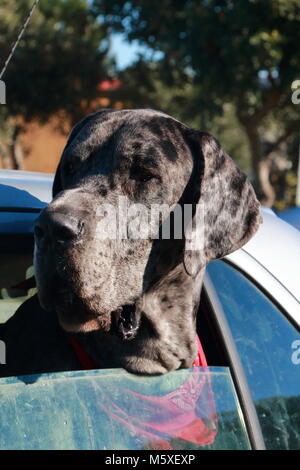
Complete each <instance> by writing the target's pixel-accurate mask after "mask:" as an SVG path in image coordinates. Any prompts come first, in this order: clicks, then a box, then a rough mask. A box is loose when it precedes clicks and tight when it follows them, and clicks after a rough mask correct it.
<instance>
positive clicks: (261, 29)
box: [94, 0, 300, 205]
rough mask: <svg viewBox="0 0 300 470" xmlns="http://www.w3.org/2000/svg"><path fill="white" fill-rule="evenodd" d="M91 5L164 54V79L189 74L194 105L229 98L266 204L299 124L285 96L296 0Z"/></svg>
mask: <svg viewBox="0 0 300 470" xmlns="http://www.w3.org/2000/svg"><path fill="white" fill-rule="evenodd" d="M94 11H95V14H99V13H100V12H101V14H103V13H104V14H105V19H106V21H107V22H108V23H109V24H110V25H111V27H112V28H113V30H115V31H122V32H123V33H125V34H126V35H127V38H128V39H129V40H139V41H140V42H141V43H142V44H145V45H147V46H148V47H150V48H152V49H153V50H156V51H160V52H161V53H162V59H161V60H160V64H159V69H160V71H161V75H160V78H161V80H162V81H163V83H164V84H165V86H167V87H175V88H176V87H180V86H181V85H182V83H185V82H186V80H192V81H193V84H194V86H195V88H196V95H197V96H195V103H194V104H193V108H194V109H195V104H197V105H198V109H201V113H202V114H203V115H204V116H205V115H208V116H216V115H218V114H220V113H221V112H222V110H223V105H224V103H231V104H232V105H233V107H234V112H235V119H236V122H238V123H239V125H240V126H242V128H243V130H244V132H245V135H246V136H247V139H248V145H249V149H250V153H251V158H252V167H253V170H254V172H255V174H256V180H257V189H258V191H259V193H260V196H261V198H262V200H263V202H264V203H266V204H268V205H272V204H273V202H274V199H275V192H274V189H273V187H272V184H271V180H270V173H271V170H272V166H273V164H274V158H275V155H276V151H277V150H278V148H279V147H280V146H281V145H283V144H284V143H285V142H286V141H287V140H288V139H289V138H291V137H293V136H295V135H296V133H297V132H298V130H299V115H300V106H299V105H298V106H296V105H294V104H292V102H291V84H292V82H293V81H294V80H296V79H299V77H300V8H299V1H298V0H289V1H287V0H266V1H264V2H262V1H260V0H244V1H233V0H159V1H158V0H151V1H150V0H131V1H127V0H115V1H110V0H95V1H94ZM186 107H189V103H188V102H187V103H186ZM190 109H192V108H190ZM204 120H205V122H206V124H207V123H208V118H207V117H206V118H205V117H204ZM270 121H272V124H274V123H275V124H276V125H272V129H273V130H274V132H273V133H272V132H270V126H269V124H270ZM266 136H267V138H266Z"/></svg>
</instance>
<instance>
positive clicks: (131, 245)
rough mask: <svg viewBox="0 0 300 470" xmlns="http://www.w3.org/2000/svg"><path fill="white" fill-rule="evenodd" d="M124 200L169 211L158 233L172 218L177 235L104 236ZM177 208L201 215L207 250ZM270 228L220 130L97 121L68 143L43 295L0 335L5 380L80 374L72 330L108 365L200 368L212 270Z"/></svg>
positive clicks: (146, 116)
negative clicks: (109, 213) (203, 305)
mask: <svg viewBox="0 0 300 470" xmlns="http://www.w3.org/2000/svg"><path fill="white" fill-rule="evenodd" d="M121 196H122V197H123V198H125V197H126V200H127V201H129V203H131V204H133V203H135V204H142V205H143V206H145V207H147V208H150V207H151V206H153V205H163V207H164V208H166V207H168V208H170V209H169V212H168V210H167V209H164V212H163V214H162V219H161V225H160V227H159V230H160V235H161V227H162V226H163V224H164V223H165V221H166V220H170V221H171V222H170V225H171V230H170V237H166V238H164V237H162V236H160V235H159V236H157V237H156V238H154V237H149V236H146V237H144V238H138V237H136V238H135V237H123V238H122V237H117V238H113V237H111V238H110V237H106V238H105V237H101V230H100V232H99V220H100V219H101V217H102V219H103V216H104V215H105V213H104V212H103V211H100V212H99V209H101V208H103V207H106V206H107V204H109V205H110V206H112V207H116V206H117V205H118V200H119V199H120V197H121ZM174 205H177V206H180V207H184V206H185V205H190V206H191V207H192V211H191V216H190V218H191V220H190V221H189V222H188V224H187V225H186V227H189V232H190V233H191V234H193V230H194V228H193V227H194V226H193V222H195V221H196V222H198V223H199V224H200V232H201V237H200V239H199V246H196V247H195V246H192V244H193V243H192V238H189V237H187V236H186V233H185V232H184V231H183V232H184V234H183V236H182V237H176V236H175V235H174V233H173V232H174V230H173V229H174V218H173V219H172V217H171V215H172V214H171V212H172V211H171V208H172V207H173V206H174ZM199 208H200V209H199ZM99 213H100V215H99ZM102 219H101V220H102ZM171 219H172V220H171ZM197 219H198V220H197ZM101 220H100V222H101ZM172 221H173V222H172ZM260 221H261V218H260V211H259V203H258V201H257V199H256V196H255V193H254V190H253V188H252V186H251V184H250V183H249V182H248V181H247V180H246V177H245V175H244V174H243V173H242V172H241V171H240V170H239V168H238V167H237V166H236V164H235V163H234V162H233V160H232V159H231V158H230V157H229V156H228V155H227V154H226V153H225V151H224V150H223V149H222V147H221V146H220V145H219V143H218V142H217V140H215V139H214V138H213V137H212V136H211V135H210V134H208V133H204V132H200V131H197V130H194V129H191V128H189V127H187V126H185V125H184V124H182V123H181V122H179V121H177V120H176V119H174V118H172V117H170V116H168V115H167V114H164V113H162V112H159V111H154V110H149V109H144V110H140V109H135V110H121V111H116V110H110V109H107V110H101V111H99V112H96V113H94V114H91V115H89V116H87V117H86V118H85V119H83V120H82V121H81V122H79V124H77V125H76V126H75V127H74V128H73V130H72V132H71V134H70V136H69V138H68V141H67V144H66V147H65V149H64V151H63V154H62V157H61V161H60V163H59V166H58V168H57V172H56V175H55V179H54V184H53V200H52V202H51V203H50V204H49V205H48V206H47V207H46V208H45V209H44V210H43V211H42V212H41V214H40V216H39V218H38V220H37V222H36V227H35V254H34V265H35V274H36V281H37V288H38V296H34V297H32V298H30V299H29V300H27V301H26V302H24V303H23V305H21V307H20V308H19V309H18V311H17V312H16V313H15V315H14V316H13V317H12V318H11V319H10V320H9V321H8V322H7V323H6V324H5V325H4V326H3V327H2V328H1V330H0V338H1V339H2V340H4V341H5V343H6V348H7V365H6V366H1V367H0V374H2V375H20V374H29V373H41V372H54V371H62V370H74V369H80V368H81V367H80V364H79V362H78V359H77V356H76V354H75V353H74V350H73V348H72V347H71V346H70V343H69V341H68V335H69V334H70V333H71V334H73V335H75V336H76V337H77V340H78V341H79V342H80V343H81V344H82V345H83V347H84V348H85V350H86V351H87V353H88V354H89V355H90V356H91V357H92V358H93V360H94V361H95V362H96V364H98V366H99V368H100V367H103V368H113V367H123V368H125V369H127V370H128V371H131V372H133V373H140V374H163V373H166V372H168V371H171V370H176V369H179V368H188V367H191V365H192V364H193V360H194V357H195V354H196V341H195V337H196V314H197V309H198V305H199V297H200V291H201V284H202V280H203V273H204V269H205V266H206V264H207V263H208V262H209V261H210V260H214V259H216V258H221V257H224V256H225V255H227V254H229V253H230V252H232V251H234V250H236V249H238V248H240V247H241V246H243V245H244V244H245V243H246V242H247V241H248V240H249V239H250V238H251V237H252V236H253V235H254V233H255V232H256V230H257V228H258V226H259V224H260ZM172 224H173V229H172ZM199 224H198V226H199Z"/></svg>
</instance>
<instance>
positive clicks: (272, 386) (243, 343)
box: [205, 260, 300, 449]
mask: <svg viewBox="0 0 300 470" xmlns="http://www.w3.org/2000/svg"><path fill="white" fill-rule="evenodd" d="M205 289H206V293H207V295H208V297H209V301H210V307H211V314H212V316H214V317H215V318H216V319H217V320H216V323H217V324H218V326H219V334H220V335H221V336H222V337H223V341H224V342H225V347H226V349H227V353H228V356H229V362H230V364H231V369H232V372H233V375H234V377H235V383H236V387H237V390H238V394H239V396H240V399H241V401H242V403H243V406H242V407H243V411H244V413H245V418H246V422H247V423H248V430H249V433H250V435H251V438H252V439H251V440H252V444H253V443H254V446H255V441H256V446H258V447H260V448H261V447H263V446H264V445H265V447H266V448H267V449H300V334H299V325H296V324H295V323H293V321H292V319H291V318H290V317H289V316H288V312H285V311H284V310H283V309H282V308H281V307H280V306H279V305H278V304H277V303H276V300H275V299H272V298H270V297H269V296H268V294H267V293H266V292H264V290H263V288H262V287H261V286H259V285H258V284H256V282H255V280H253V279H251V278H249V277H248V276H247V275H246V274H245V273H243V272H242V271H241V270H240V269H238V268H237V267H236V266H234V265H233V264H232V263H230V262H228V261H224V260H217V261H214V262H212V263H210V264H209V265H208V267H207V273H206V280H205Z"/></svg>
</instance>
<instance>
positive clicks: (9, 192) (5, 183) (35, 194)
mask: <svg viewBox="0 0 300 470" xmlns="http://www.w3.org/2000/svg"><path fill="white" fill-rule="evenodd" d="M53 179H54V175H52V174H49V173H38V172H33V171H19V170H18V171H16V170H0V206H1V207H2V208H3V207H5V208H7V209H8V208H10V207H13V208H20V209H22V208H27V209H29V208H30V209H41V208H43V207H45V205H46V204H48V203H49V201H51V199H52V184H53Z"/></svg>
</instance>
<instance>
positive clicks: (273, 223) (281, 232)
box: [227, 208, 300, 301]
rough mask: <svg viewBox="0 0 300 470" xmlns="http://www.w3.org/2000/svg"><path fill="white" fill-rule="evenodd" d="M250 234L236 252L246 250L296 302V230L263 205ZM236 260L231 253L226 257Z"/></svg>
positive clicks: (299, 269) (299, 294) (299, 257)
mask: <svg viewBox="0 0 300 470" xmlns="http://www.w3.org/2000/svg"><path fill="white" fill-rule="evenodd" d="M261 213H262V217H263V222H262V224H261V225H260V227H259V229H258V231H257V233H256V234H255V235H254V237H253V238H252V239H251V240H250V241H249V242H248V243H246V245H244V246H243V248H241V250H238V252H236V253H237V254H238V253H239V252H246V253H248V254H249V255H250V256H251V257H252V258H254V259H256V261H257V262H258V263H259V264H260V265H262V266H263V267H264V268H265V269H267V270H268V271H269V272H270V273H271V274H272V275H273V276H274V277H275V278H276V279H277V280H278V281H279V282H280V283H281V284H282V285H283V286H285V287H286V288H287V289H288V290H289V291H290V292H291V293H292V294H293V296H294V297H295V298H296V299H298V301H300V283H299V281H300V275H299V274H300V232H299V231H298V230H296V229H295V228H294V227H292V226H291V225H290V224H288V223H287V222H284V221H283V220H282V219H280V218H279V217H277V216H276V214H275V213H274V212H273V211H272V210H271V209H267V208H262V210H261ZM227 258H228V259H229V260H230V259H232V260H236V259H237V256H236V255H235V254H233V255H229V256H227Z"/></svg>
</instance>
